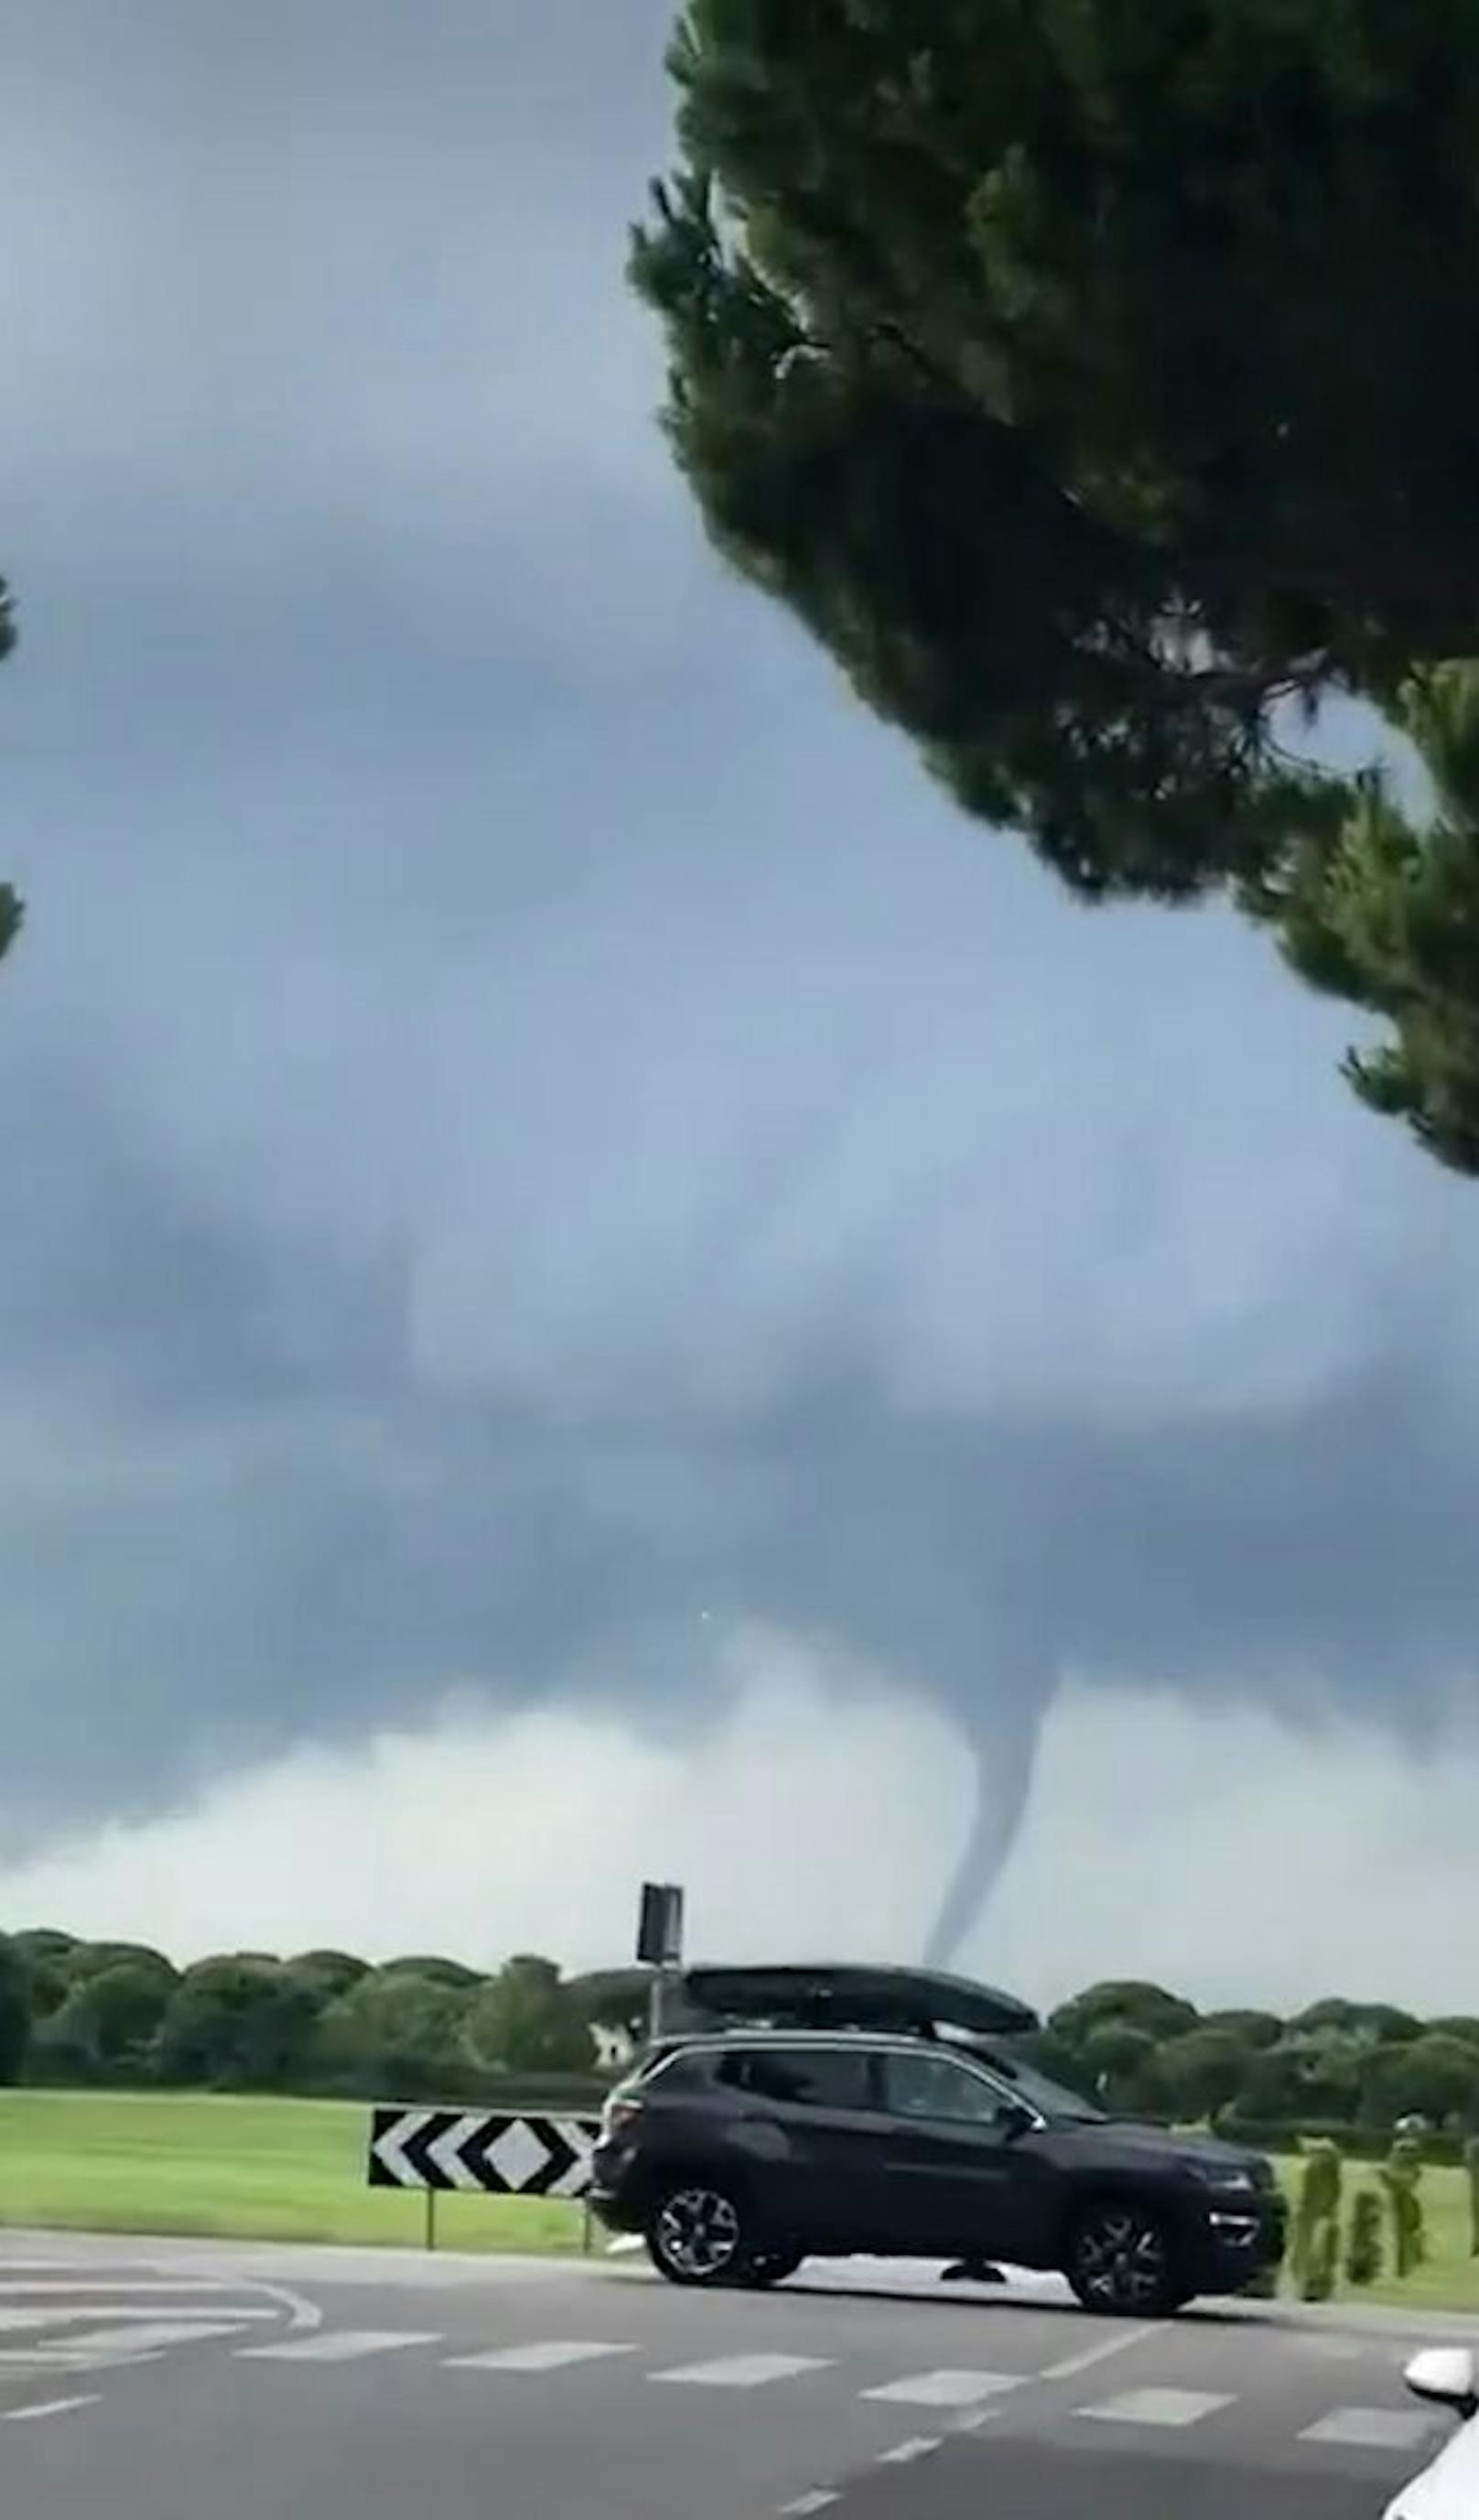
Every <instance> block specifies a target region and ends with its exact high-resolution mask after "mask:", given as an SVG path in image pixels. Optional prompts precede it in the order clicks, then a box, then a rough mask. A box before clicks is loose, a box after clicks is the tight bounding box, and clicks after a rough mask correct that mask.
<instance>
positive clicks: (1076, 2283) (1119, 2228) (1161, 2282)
mask: <svg viewBox="0 0 1479 2520" xmlns="http://www.w3.org/2000/svg"><path fill="white" fill-rule="evenodd" d="M1063 2272H1064V2273H1065V2274H1066V2275H1067V2277H1068V2281H1069V2283H1070V2284H1071V2285H1072V2287H1073V2290H1074V2292H1075V2293H1076V2295H1077V2296H1078V2299H1079V2300H1080V2301H1081V2302H1082V2303H1083V2306H1084V2308H1085V2309H1086V2310H1093V2311H1098V2313H1100V2315H1101V2316H1103V2317H1104V2318H1170V2317H1171V2315H1172V2314H1173V2312H1175V2311H1177V2310H1179V2309H1180V2308H1181V2306H1182V2304H1183V2302H1184V2301H1185V2300H1186V2299H1187V2298H1188V2295H1187V2291H1186V2285H1185V2281H1184V2279H1183V2276H1182V2273H1181V2270H1180V2268H1179V2267H1178V2266H1177V2263H1176V2252H1175V2248H1174V2245H1173V2242H1172V2236H1171V2233H1170V2231H1169V2230H1168V2229H1167V2228H1166V2225H1165V2224H1164V2223H1163V2222H1162V2221H1161V2219H1160V2217H1159V2215H1157V2214H1154V2213H1151V2212H1150V2211H1149V2210H1148V2208H1146V2207H1145V2206H1143V2205H1131V2204H1125V2203H1121V2202H1118V2201H1116V2202H1114V2203H1108V2204H1103V2205H1095V2206H1091V2207H1090V2209H1089V2211H1088V2212H1087V2213H1085V2214H1083V2215H1081V2216H1080V2218H1079V2220H1078V2222H1077V2223H1076V2224H1075V2225H1074V2228H1073V2231H1072V2234H1071V2236H1070V2238H1069V2242H1068V2258H1067V2263H1066V2265H1065V2267H1064V2269H1063Z"/></svg>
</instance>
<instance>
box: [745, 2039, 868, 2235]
mask: <svg viewBox="0 0 1479 2520" xmlns="http://www.w3.org/2000/svg"><path fill="white" fill-rule="evenodd" d="M720 2077H721V2080H722V2081H723V2082H725V2083H727V2084H728V2085H729V2086H730V2087H731V2089H734V2090H738V2091H739V2092H740V2093H742V2094H743V2099H742V2104H741V2105H742V2113H743V2114H742V2121H741V2125H740V2127H739V2129H738V2130H737V2133H738V2135H739V2141H740V2143H741V2145H742V2147H743V2150H744V2152H745V2154H746V2155H747V2157H748V2158H749V2160H750V2161H751V2163H752V2164H753V2166H754V2181H755V2187H756V2191H757V2194H758V2196H759V2198H760V2200H761V2202H762V2205H763V2210H764V2212H765V2215H766V2219H767V2220H768V2221H771V2222H774V2223H776V2224H778V2225H779V2226H781V2227H782V2228H784V2229H785V2230H787V2231H791V2232H794V2233H795V2234H796V2235H797V2237H798V2238H800V2237H807V2238H810V2239H811V2240H812V2242H813V2243H814V2244H815V2245H816V2246H818V2247H820V2246H822V2245H823V2244H824V2243H826V2242H828V2241H831V2242H833V2243H835V2244H838V2245H844V2246H847V2247H851V2248H862V2247H866V2246H867V2245H868V2243H869V2240H870V2238H871V2237H873V2235H874V2227H875V2226H876V2224H877V2221H878V2199H879V2195H880V2191H881V2181H882V2172H883V2155H884V2146H885V2143H886V2139H887V2124H886V2121H885V2119H884V2118H883V2116H882V2115H881V2113H880V2109H879V2106H878V2087H877V2081H876V2077H875V2075H874V2070H873V2060H872V2058H871V2057H870V2055H869V2052H868V2050H867V2049H866V2048H861V2047H842V2046H838V2047H835V2048H829V2047H824V2046H821V2045H820V2044H819V2045H818V2046H816V2047H808V2046H805V2045H803V2044H801V2043H799V2042H798V2043H797V2044H795V2045H791V2044H789V2043H787V2044H785V2045H784V2046H781V2045H777V2046H775V2047H770V2046H766V2047H760V2046H756V2047H754V2048H744V2049H743V2050H742V2051H740V2052H739V2053H737V2054H732V2055H731V2056H729V2057H727V2058H726V2060H725V2063H724V2065H723V2066H722V2067H721V2068H720Z"/></svg>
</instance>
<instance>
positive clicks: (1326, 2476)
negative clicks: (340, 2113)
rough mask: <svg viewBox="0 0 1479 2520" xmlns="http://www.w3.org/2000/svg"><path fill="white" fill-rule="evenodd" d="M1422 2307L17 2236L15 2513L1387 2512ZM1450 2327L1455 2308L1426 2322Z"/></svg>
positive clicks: (1275, 2519)
mask: <svg viewBox="0 0 1479 2520" xmlns="http://www.w3.org/2000/svg"><path fill="white" fill-rule="evenodd" d="M1434 2324H1435V2323H1434V2322H1429V2323H1427V2324H1426V2325H1423V2324H1413V2323H1412V2322H1406V2323H1404V2322H1403V2321H1401V2320H1394V2319H1393V2318H1390V2317H1389V2318H1378V2317H1375V2316H1370V2317H1367V2318H1363V2317H1362V2316H1361V2315H1359V2314H1354V2313H1353V2314H1349V2315H1347V2316H1345V2317H1343V2318H1342V2317H1341V2316H1339V2315H1331V2316H1325V2317H1321V2318H1314V2317H1305V2318H1299V2317H1290V2316H1289V2315H1288V2314H1280V2313H1275V2312H1271V2311H1268V2310H1265V2309H1261V2308H1256V2307H1254V2306H1252V2305H1247V2306H1242V2305H1240V2306H1238V2307H1237V2308H1235V2309H1233V2310H1231V2311H1221V2312H1219V2311H1218V2310H1216V2309H1215V2308H1209V2309H1207V2310H1205V2311H1202V2312H1200V2313H1193V2314H1192V2315H1190V2316H1188V2317H1187V2318H1182V2319H1179V2320H1177V2321H1175V2322H1173V2323H1170V2324H1167V2325H1160V2326H1133V2325H1132V2326H1121V2325H1116V2324H1105V2323H1103V2322H1101V2321H1098V2320H1093V2319H1089V2318H1085V2317H1084V2316H1083V2315H1082V2314H1081V2313H1079V2312H1078V2311H1077V2310H1076V2309H1074V2308H1073V2307H1072V2305H1071V2304H1069V2303H1068V2302H1067V2301H1066V2299H1065V2298H1064V2297H1062V2296H1061V2295H1060V2294H1059V2292H1058V2289H1057V2287H1055V2286H1054V2285H1053V2284H1052V2283H1051V2282H1048V2281H1045V2280H1041V2279H1040V2280H1038V2281H1036V2282H1028V2283H1024V2284H1021V2285H1015V2286H1013V2287H1011V2288H1010V2289H1009V2290H1008V2292H1007V2293H994V2292H975V2291H966V2290H965V2289H964V2288H963V2289H961V2290H960V2291H955V2290H951V2291H946V2292H942V2291H941V2289H940V2287H939V2286H938V2284H937V2283H936V2282H935V2281H934V2280H933V2277H932V2275H930V2274H926V2273H925V2272H924V2271H922V2270H921V2271H918V2272H915V2271H910V2270H891V2271H890V2270H883V2269H878V2270H872V2271H871V2270H868V2269H861V2268H858V2267H849V2268H843V2269H836V2270H818V2271H817V2272H816V2273H815V2274H814V2275H811V2276H808V2274H807V2273H803V2274H802V2276H800V2277H798V2278H797V2279H796V2280H795V2281H794V2282H793V2283H792V2284H789V2285H787V2286H786V2287H785V2288H784V2290H783V2291H781V2292H778V2293H772V2294H762V2295H752V2294H745V2293H723V2294H715V2295H712V2296H710V2295H703V2296H701V2297H696V2298H695V2296H694V2295H692V2294H685V2293H680V2292H675V2291H673V2290H671V2289H669V2288H668V2287H667V2286H665V2285H662V2284H659V2283H658V2282H656V2281H655V2279H653V2278H652V2277H651V2276H650V2274H649V2273H647V2272H646V2270H645V2268H643V2267H641V2266H640V2265H637V2264H633V2263H631V2262H617V2263H605V2262H597V2263H595V2264H592V2265H589V2266H584V2265H581V2264H579V2263H574V2264H571V2263H567V2262H562V2261H552V2260H516V2261H515V2260H497V2259H494V2260H486V2259H467V2258H444V2259H436V2260H426V2259H424V2258H419V2257H414V2256H396V2255H393V2254H389V2253H386V2254H384V2255H381V2254H380V2253H376V2252H371V2251H322V2252H319V2251H311V2250H304V2249H298V2248H292V2249H271V2248H250V2249H248V2248H240V2249H227V2248H219V2247H214V2246H208V2245H192V2244H189V2243H166V2242H143V2241H126V2242H107V2241H101V2240H99V2241H94V2240H83V2239H63V2238H60V2237H55V2236H52V2237H46V2238H24V2239H22V2238H21V2237H17V2236H13V2237H11V2238H9V2239H5V2238H0V2487H3V2496H0V2507H3V2508H4V2510H5V2511H6V2512H7V2513H9V2512H12V2511H14V2512H15V2513H17V2514H18V2515H21V2514H23V2515H24V2520H301V2515H302V2513H303V2512H305V2511H311V2512H312V2513H313V2515H314V2520H490V2515H493V2514H496V2515H497V2520H779V2515H781V2514H783V2513H784V2514H786V2515H787V2520H809V2515H812V2514H819V2515H820V2514H823V2513H827V2514H834V2515H835V2520H964V2515H965V2514H966V2513H969V2514H971V2515H972V2520H980V2515H982V2514H983V2513H987V2512H990V2513H992V2514H994V2515H1000V2520H1012V2516H1013V2515H1016V2514H1030V2515H1035V2516H1036V2520H1077V2515H1084V2520H1089V2515H1091V2514H1092V2515H1093V2520H1120V2514H1121V2513H1123V2515H1124V2520H1131V2515H1134V2520H1158V2515H1160V2514H1165V2515H1167V2520H1169V2515H1171V2514H1172V2513H1173V2512H1174V2513H1175V2514H1176V2515H1177V2520H1187V2515H1188V2513H1190V2512H1193V2511H1194V2513H1195V2520H1233V2514H1234V2513H1235V2514H1238V2515H1243V2514H1249V2513H1253V2512H1256V2513H1257V2514H1258V2520H1375V2515H1377V2514H1378V2513H1379V2511H1380V2510H1381V2507H1382V2505H1383V2504H1384V2503H1385V2501H1386V2499H1387V2498H1388V2496H1389V2495H1390V2493H1391V2492H1392V2491H1393V2489H1394V2486H1395V2485H1396V2483H1397V2482H1398V2481H1399V2480H1400V2479H1401V2478H1403V2477H1405V2476H1407V2475H1409V2474H1411V2473H1412V2470H1413V2469H1414V2468H1416V2467H1417V2466H1419V2465H1420V2464H1421V2463H1422V2462H1423V2460H1424V2458H1425V2457H1426V2456H1427V2454H1428V2451H1429V2448H1430V2446H1431V2445H1432V2444H1433V2443H1434V2442H1435V2441H1436V2439H1437V2438H1438V2437H1439V2435H1440V2434H1441V2431H1442V2428H1443V2426H1442V2419H1441V2418H1440V2419H1437V2421H1436V2422H1435V2419H1434V2418H1433V2417H1432V2416H1431V2415H1430V2414H1428V2413H1427V2412H1426V2411H1425V2410H1424V2409H1422V2408H1417V2407H1415V2406H1413V2405H1412V2402H1411V2401H1410V2400H1409V2399H1408V2398H1407V2397H1406V2396H1405V2393H1404V2391H1403V2388H1402V2383H1401V2364H1402V2363H1403V2361H1404V2359H1405V2357H1406V2355H1407V2353H1409V2352H1410V2351H1411V2350H1412V2348H1413V2347H1414V2346H1415V2345H1416V2344H1417V2343H1419V2342H1422V2341H1431V2338H1432V2335H1433V2332H1434ZM1436 2324H1437V2325H1439V2326H1441V2325H1442V2324H1443V2323H1442V2322H1437V2323H1436Z"/></svg>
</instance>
